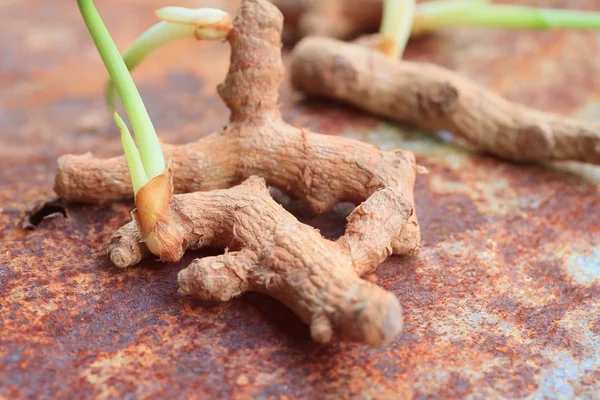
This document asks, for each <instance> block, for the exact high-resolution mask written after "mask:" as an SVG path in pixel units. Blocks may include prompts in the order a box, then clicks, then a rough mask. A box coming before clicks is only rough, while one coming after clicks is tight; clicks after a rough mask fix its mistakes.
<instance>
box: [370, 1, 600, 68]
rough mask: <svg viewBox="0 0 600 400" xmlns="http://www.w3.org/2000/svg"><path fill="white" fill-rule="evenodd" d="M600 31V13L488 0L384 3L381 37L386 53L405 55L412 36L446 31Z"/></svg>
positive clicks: (397, 55) (391, 55)
mask: <svg viewBox="0 0 600 400" xmlns="http://www.w3.org/2000/svg"><path fill="white" fill-rule="evenodd" d="M451 27H473V28H503V29H556V28H568V29H600V13H597V12H587V11H576V10H559V9H551V8H534V7H525V6H517V5H510V4H490V3H489V1H488V0H434V1H428V2H424V3H419V4H416V5H415V1H414V0H384V4H383V15H382V18H381V28H380V31H379V33H380V35H381V36H382V38H383V40H384V41H385V42H387V43H388V44H389V45H390V46H389V48H387V47H386V51H385V52H386V54H387V55H389V56H390V57H393V58H398V57H400V56H402V54H403V52H404V49H405V47H406V43H407V42H408V39H409V35H410V33H411V30H412V33H413V34H414V33H426V32H431V31H435V30H437V29H442V28H451Z"/></svg>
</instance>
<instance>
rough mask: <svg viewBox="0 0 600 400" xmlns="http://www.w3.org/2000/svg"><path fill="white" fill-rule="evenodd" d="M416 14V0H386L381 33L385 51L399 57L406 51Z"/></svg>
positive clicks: (393, 56)
mask: <svg viewBox="0 0 600 400" xmlns="http://www.w3.org/2000/svg"><path fill="white" fill-rule="evenodd" d="M414 15H415V0H384V2H383V15H382V17H381V27H380V29H379V33H380V34H381V36H382V38H383V40H384V42H385V43H388V44H389V47H388V46H384V47H385V53H386V54H387V55H388V56H389V57H392V58H398V57H399V56H401V55H402V54H403V53H404V49H405V48H406V43H408V38H409V36H410V32H411V27H412V23H413V18H414Z"/></svg>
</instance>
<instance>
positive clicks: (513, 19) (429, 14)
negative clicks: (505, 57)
mask: <svg viewBox="0 0 600 400" xmlns="http://www.w3.org/2000/svg"><path fill="white" fill-rule="evenodd" d="M459 26H460V27H481V28H507V29H555V28H569V29H600V13H597V12H587V11H576V10H560V9H550V8H533V7H525V6H516V5H508V4H488V3H487V2H486V1H480V0H471V1H469V0H437V1H431V2H425V3H421V4H419V5H417V7H416V12H415V21H414V27H413V28H414V31H418V32H427V31H433V30H436V29H440V28H447V27H459Z"/></svg>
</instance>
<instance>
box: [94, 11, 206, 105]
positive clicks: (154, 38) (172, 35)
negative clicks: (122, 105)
mask: <svg viewBox="0 0 600 400" xmlns="http://www.w3.org/2000/svg"><path fill="white" fill-rule="evenodd" d="M194 30H195V27H193V26H190V25H181V24H175V23H171V22H166V21H163V22H159V23H158V24H156V25H154V26H153V27H151V28H150V29H148V30H147V31H146V32H144V33H143V34H142V35H141V36H140V37H138V38H137V40H136V41H135V43H134V44H133V46H131V47H130V48H129V49H127V50H126V51H125V53H123V60H124V61H125V65H126V66H127V69H128V70H129V71H132V70H133V69H134V68H135V67H137V66H138V64H139V63H141V62H142V61H143V60H144V58H146V57H147V56H148V55H149V54H150V53H152V52H154V50H156V49H158V48H159V47H161V46H163V45H164V44H166V43H169V42H172V41H174V40H177V39H182V38H186V37H193V36H194ZM105 96H106V104H107V105H108V107H109V109H110V110H114V109H115V108H116V102H115V86H114V83H113V81H112V80H109V82H108V85H107V86H106V92H105Z"/></svg>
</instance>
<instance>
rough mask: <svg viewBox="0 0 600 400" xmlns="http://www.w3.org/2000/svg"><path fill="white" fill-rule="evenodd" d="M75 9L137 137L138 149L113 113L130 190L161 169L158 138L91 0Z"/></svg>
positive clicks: (161, 170) (135, 188) (161, 160)
mask: <svg viewBox="0 0 600 400" xmlns="http://www.w3.org/2000/svg"><path fill="white" fill-rule="evenodd" d="M77 4H78V6H79V10H80V12H81V15H82V17H83V20H84V22H85V24H86V26H87V29H88V31H89V32H90V35H91V36H92V39H93V40H94V43H95V45H96V48H97V49H98V53H100V57H101V58H102V61H103V62H104V65H105V66H106V69H107V70H108V73H109V75H110V78H111V80H112V82H114V85H115V86H116V88H117V91H118V93H119V96H120V97H121V101H122V102H123V106H124V107H125V111H126V112H127V116H128V117H129V120H130V121H131V126H132V128H133V131H134V133H135V136H136V138H137V141H138V146H139V151H138V149H137V148H136V146H135V144H134V142H133V138H132V136H131V134H130V133H129V130H128V129H127V126H126V125H125V122H124V121H123V120H122V119H121V117H119V115H118V114H116V113H115V123H116V124H117V126H118V127H119V129H120V130H121V141H122V143H123V149H124V151H125V155H126V158H127V165H128V167H129V172H130V174H131V179H132V181H133V187H134V192H135V193H137V191H138V190H139V188H141V187H142V186H143V185H144V184H146V183H147V182H148V181H149V180H150V179H152V178H154V177H155V176H158V175H160V174H162V173H163V172H164V171H165V159H164V156H163V154H162V149H161V147H160V142H159V140H158V136H157V135H156V131H155V130H154V126H153V125H152V121H151V120H150V116H149V115H148V111H147V110H146V107H145V106H144V102H143V101H142V98H141V96H140V94H139V92H138V90H137V88H136V86H135V83H134V82H133V78H132V77H131V75H130V74H129V71H128V69H127V66H126V65H125V62H124V61H123V59H122V58H121V54H120V53H119V50H118V49H117V46H116V45H115V43H114V42H113V40H112V38H111V36H110V34H109V33H108V30H107V29H106V27H105V26H104V23H103V22H102V18H101V17H100V15H99V14H98V11H97V10H96V8H95V7H94V3H93V2H92V0H77Z"/></svg>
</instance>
